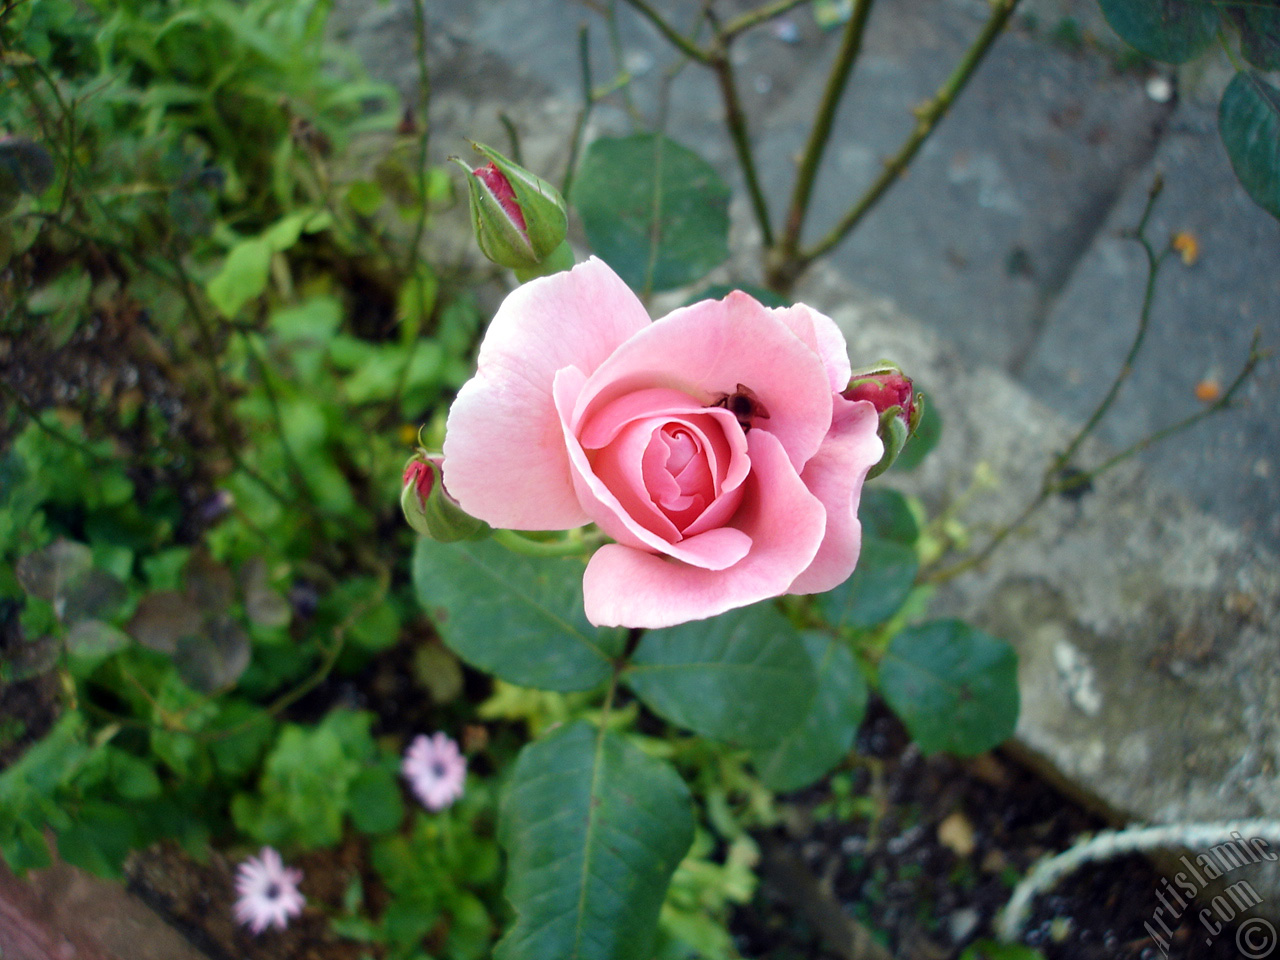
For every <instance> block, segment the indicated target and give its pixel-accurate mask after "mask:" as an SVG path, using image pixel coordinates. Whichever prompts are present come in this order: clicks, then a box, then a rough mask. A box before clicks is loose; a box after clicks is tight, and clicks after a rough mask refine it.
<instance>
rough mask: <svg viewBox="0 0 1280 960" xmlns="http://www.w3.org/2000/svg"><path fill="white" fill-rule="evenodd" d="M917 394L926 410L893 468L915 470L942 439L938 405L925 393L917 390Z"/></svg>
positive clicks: (894, 462)
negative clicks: (931, 401) (929, 399)
mask: <svg viewBox="0 0 1280 960" xmlns="http://www.w3.org/2000/svg"><path fill="white" fill-rule="evenodd" d="M917 396H918V397H919V398H921V401H922V402H924V412H923V413H921V414H920V422H919V423H917V424H916V432H915V433H913V434H912V435H911V436H910V438H909V439H908V440H907V445H906V446H905V447H903V448H902V452H901V453H899V454H898V459H897V460H894V461H893V466H892V467H891V468H890V469H892V470H903V471H907V470H914V469H915V468H916V467H918V466H920V464H921V463H923V462H924V458H925V457H927V456H928V455H929V453H930V452H931V451H932V450H933V448H934V447H936V446H937V445H938V441H939V440H940V439H942V416H941V414H939V413H938V405H937V404H936V403H929V402H928V398H927V397H925V396H924V394H923V393H919V392H917Z"/></svg>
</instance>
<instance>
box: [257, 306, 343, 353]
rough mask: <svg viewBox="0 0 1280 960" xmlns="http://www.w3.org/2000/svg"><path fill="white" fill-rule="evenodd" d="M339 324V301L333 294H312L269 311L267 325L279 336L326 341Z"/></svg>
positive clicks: (340, 308)
mask: <svg viewBox="0 0 1280 960" xmlns="http://www.w3.org/2000/svg"><path fill="white" fill-rule="evenodd" d="M341 324H342V305H341V304H340V303H338V301H337V300H335V299H334V298H333V297H312V298H311V299H309V300H305V301H303V302H302V303H299V304H297V305H295V306H292V307H286V308H284V309H282V310H277V311H275V312H274V313H273V314H271V320H270V326H271V328H272V329H273V330H274V331H275V332H276V334H277V335H278V336H279V337H280V339H282V340H285V341H288V342H290V343H293V342H295V341H299V340H303V341H310V342H312V343H315V344H323V343H326V342H327V341H328V340H329V338H330V337H332V336H333V335H334V334H335V333H337V332H338V327H339V326H340V325H341Z"/></svg>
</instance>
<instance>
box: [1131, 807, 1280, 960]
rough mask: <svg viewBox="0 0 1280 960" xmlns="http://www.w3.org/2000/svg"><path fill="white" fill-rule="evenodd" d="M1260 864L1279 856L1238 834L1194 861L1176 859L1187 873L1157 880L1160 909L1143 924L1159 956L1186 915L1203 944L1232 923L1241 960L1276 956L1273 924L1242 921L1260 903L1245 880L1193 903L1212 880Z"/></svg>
mask: <svg viewBox="0 0 1280 960" xmlns="http://www.w3.org/2000/svg"><path fill="white" fill-rule="evenodd" d="M1264 860H1269V861H1271V862H1275V861H1276V860H1280V854H1278V853H1277V852H1276V851H1275V850H1274V849H1273V848H1272V846H1271V844H1269V843H1268V842H1267V841H1266V840H1264V839H1263V838H1262V837H1244V836H1242V835H1241V834H1240V833H1239V832H1238V831H1232V833H1231V839H1230V840H1227V841H1224V842H1223V843H1219V844H1217V845H1216V846H1212V847H1209V848H1208V849H1206V850H1204V851H1203V852H1201V853H1197V854H1195V855H1194V858H1193V857H1191V856H1188V855H1186V854H1184V855H1183V856H1182V857H1180V858H1179V862H1180V863H1181V864H1182V866H1183V867H1185V868H1186V869H1185V870H1179V871H1178V872H1177V873H1175V874H1174V875H1173V880H1172V882H1171V881H1170V879H1169V878H1168V877H1161V878H1160V886H1159V888H1158V889H1157V890H1156V899H1157V900H1159V901H1160V904H1161V905H1160V906H1158V907H1156V908H1155V909H1154V910H1153V911H1152V914H1151V919H1150V920H1148V921H1147V922H1146V923H1145V924H1143V926H1145V927H1146V930H1147V933H1148V935H1149V936H1150V937H1151V940H1152V942H1153V943H1154V944H1155V945H1156V947H1157V948H1158V949H1159V950H1160V952H1161V953H1162V954H1164V955H1165V956H1166V957H1167V956H1169V947H1170V945H1171V943H1172V940H1173V935H1174V929H1175V928H1176V927H1177V926H1178V925H1179V923H1180V922H1181V921H1183V920H1184V918H1187V917H1188V916H1190V917H1191V918H1193V919H1194V921H1195V926H1194V933H1193V935H1198V936H1200V937H1202V938H1203V939H1204V941H1205V943H1207V944H1211V943H1213V942H1214V940H1215V939H1217V938H1218V937H1219V936H1220V935H1221V934H1222V932H1223V931H1224V930H1227V929H1228V925H1229V924H1231V923H1232V922H1235V925H1236V926H1235V941H1236V949H1237V950H1238V951H1239V953H1240V956H1241V957H1242V958H1244V960H1264V958H1267V957H1270V956H1272V955H1273V954H1275V953H1276V947H1277V935H1276V928H1275V925H1274V924H1272V923H1271V921H1270V920H1267V919H1266V918H1264V917H1256V916H1255V917H1250V916H1245V914H1246V913H1248V911H1250V910H1252V909H1253V908H1254V907H1256V906H1258V905H1259V904H1261V903H1262V902H1263V900H1262V897H1261V896H1260V895H1259V894H1258V892H1257V891H1256V890H1255V889H1254V888H1253V885H1252V884H1250V883H1249V881H1248V880H1243V879H1242V880H1237V881H1235V882H1234V883H1230V884H1228V885H1226V886H1225V887H1224V888H1223V889H1222V891H1221V892H1220V893H1217V894H1215V895H1214V896H1212V897H1210V898H1208V899H1207V900H1203V902H1197V897H1201V896H1202V894H1203V893H1204V891H1205V888H1206V887H1208V885H1209V883H1210V882H1211V881H1214V880H1218V879H1220V878H1224V877H1225V878H1227V879H1230V874H1231V873H1232V872H1233V871H1235V870H1239V869H1240V868H1241V867H1245V866H1249V865H1250V864H1256V863H1262V862H1263V861H1264Z"/></svg>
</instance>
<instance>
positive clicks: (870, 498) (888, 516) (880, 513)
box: [858, 487, 920, 547]
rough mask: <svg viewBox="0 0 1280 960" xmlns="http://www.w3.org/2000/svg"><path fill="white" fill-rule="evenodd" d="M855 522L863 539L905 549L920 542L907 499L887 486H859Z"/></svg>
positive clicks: (914, 518) (914, 519)
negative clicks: (891, 542)
mask: <svg viewBox="0 0 1280 960" xmlns="http://www.w3.org/2000/svg"><path fill="white" fill-rule="evenodd" d="M858 519H859V520H861V521H862V533H863V535H864V536H872V537H879V538H880V539H881V540H892V541H893V542H894V543H902V544H905V545H907V546H908V547H909V546H912V545H914V544H915V542H916V541H917V540H918V539H920V524H919V522H918V521H917V520H916V515H915V513H914V512H912V510H911V505H910V504H909V503H908V502H907V498H906V497H904V496H903V495H902V494H900V493H899V492H898V491H897V490H890V489H888V488H887V487H870V488H868V487H863V488H862V501H861V502H860V503H859V504H858Z"/></svg>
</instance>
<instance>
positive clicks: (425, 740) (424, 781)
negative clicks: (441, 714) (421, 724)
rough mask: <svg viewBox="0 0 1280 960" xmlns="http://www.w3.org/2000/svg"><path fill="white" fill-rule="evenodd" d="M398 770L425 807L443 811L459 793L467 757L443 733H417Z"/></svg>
mask: <svg viewBox="0 0 1280 960" xmlns="http://www.w3.org/2000/svg"><path fill="white" fill-rule="evenodd" d="M400 772H401V773H402V774H403V775H404V778H405V779H406V780H408V781H409V786H410V787H411V788H412V789H413V792H414V793H415V794H416V795H417V797H418V799H419V800H420V801H422V805H423V806H424V807H426V808H427V809H428V810H443V809H444V808H445V807H447V806H449V805H450V804H452V803H453V802H454V801H456V800H457V799H458V798H459V797H461V796H462V788H463V784H464V782H465V781H466V779H467V758H466V757H464V756H463V755H462V752H461V751H460V750H459V749H458V745H457V744H456V743H454V742H453V741H452V740H451V739H449V738H448V737H447V736H445V735H444V734H443V733H436V734H433V735H432V736H430V737H428V736H427V735H426V734H419V735H418V736H416V737H414V738H413V742H412V743H410V744H409V749H408V750H406V751H405V752H404V760H403V761H402V762H401V764H400Z"/></svg>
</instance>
